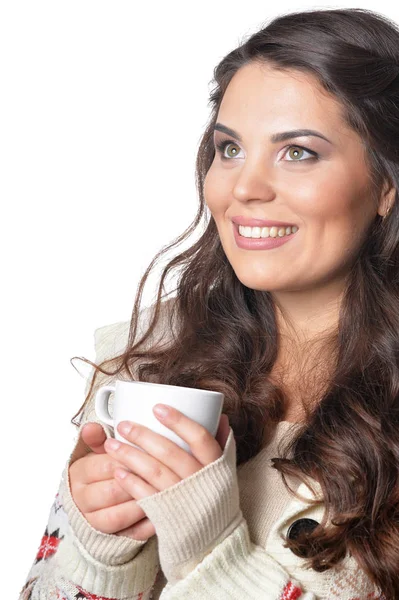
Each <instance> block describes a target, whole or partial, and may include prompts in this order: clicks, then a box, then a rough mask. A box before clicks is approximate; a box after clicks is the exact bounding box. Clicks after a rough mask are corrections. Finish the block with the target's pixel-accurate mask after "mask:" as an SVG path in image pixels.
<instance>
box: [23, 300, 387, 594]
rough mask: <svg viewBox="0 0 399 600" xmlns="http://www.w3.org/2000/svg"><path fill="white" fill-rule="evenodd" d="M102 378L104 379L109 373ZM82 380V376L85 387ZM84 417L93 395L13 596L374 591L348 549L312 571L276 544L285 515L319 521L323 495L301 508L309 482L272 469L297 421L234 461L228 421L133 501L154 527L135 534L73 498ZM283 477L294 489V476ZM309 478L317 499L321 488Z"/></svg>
mask: <svg viewBox="0 0 399 600" xmlns="http://www.w3.org/2000/svg"><path fill="white" fill-rule="evenodd" d="M168 302H169V301H168ZM165 304H166V303H165ZM149 310H151V307H150V308H147V309H144V311H142V313H141V318H142V319H143V321H142V322H145V319H147V318H149V312H148V311H149ZM128 327H129V323H128V322H122V323H115V324H112V325H108V326H105V327H101V328H99V329H97V330H96V331H95V334H94V335H95V348H96V362H97V363H99V362H100V361H102V360H104V359H105V358H108V357H110V356H112V355H114V354H115V353H117V352H120V351H121V349H123V348H124V346H125V343H126V340H127V333H128ZM161 333H162V332H161ZM162 335H163V333H162ZM103 377H104V381H101V384H102V385H105V384H107V383H109V382H110V381H111V380H110V379H109V378H108V379H105V376H103ZM89 383H90V378H89V381H88V382H87V385H86V390H87V389H88V385H89ZM111 398H112V397H111ZM87 421H95V422H99V421H98V419H97V417H96V415H95V413H94V408H93V398H91V401H90V403H89V404H88V406H87V407H86V410H85V412H84V414H83V419H82V422H81V425H80V427H79V430H78V432H77V436H76V440H75V444H74V447H73V449H72V453H71V455H70V457H69V459H68V461H67V463H66V465H65V469H64V471H63V474H62V477H61V482H60V486H59V489H58V493H57V495H56V497H55V501H54V503H53V505H52V507H51V511H50V515H49V519H48V523H47V526H46V530H45V532H44V536H43V538H42V541H41V544H40V547H39V550H38V552H37V555H36V558H35V561H34V563H33V565H32V568H31V570H30V572H29V574H28V576H27V579H26V583H25V585H24V586H23V588H22V590H21V592H20V597H19V600H84V599H87V600H156V599H158V598H160V599H161V600H172V599H173V600H174V599H187V600H232V599H236V600H245V599H248V600H263V599H264V600H272V599H273V600H294V599H295V600H297V599H299V600H316V599H328V600H333V599H337V600H338V599H339V600H366V599H367V600H374V599H377V598H380V597H381V598H382V596H380V595H379V593H378V590H377V589H376V588H375V587H374V586H373V585H372V583H371V582H370V581H369V580H368V578H367V577H366V575H365V574H364V573H363V572H362V571H361V570H360V569H359V567H358V565H357V564H356V562H355V561H354V559H353V558H352V557H351V556H347V557H346V558H345V560H344V561H343V563H342V564H341V565H340V566H339V568H338V567H336V568H333V569H329V570H327V571H325V572H323V573H317V572H315V571H313V570H306V569H305V568H304V565H303V563H304V561H303V559H301V558H299V557H298V556H296V555H295V554H293V553H292V552H291V551H290V550H288V549H286V548H284V547H283V539H282V536H283V535H285V534H287V531H288V529H289V527H290V525H291V524H292V523H294V522H295V521H298V520H300V519H304V518H311V519H314V520H316V521H318V522H320V521H321V518H322V515H323V512H324V509H323V504H322V502H321V504H320V505H319V506H317V507H314V508H310V507H309V504H308V503H307V502H306V498H311V497H312V493H311V491H310V488H309V487H308V486H306V485H304V484H300V485H298V486H296V489H297V491H298V493H299V494H301V495H302V496H303V497H304V500H303V501H300V500H297V499H296V498H294V497H293V496H291V495H290V494H289V493H287V491H286V489H285V486H284V484H283V482H282V479H281V475H280V474H279V472H278V471H276V470H275V469H273V468H272V467H271V463H270V458H272V457H273V456H278V448H277V446H278V444H279V442H282V443H284V442H285V440H288V438H289V436H290V435H293V434H294V433H295V430H296V427H297V425H296V424H291V423H288V422H286V421H283V422H281V423H279V424H278V426H277V428H276V430H275V435H274V438H273V440H271V442H270V443H269V445H268V446H266V447H265V448H263V449H262V450H261V452H260V453H259V454H257V455H256V456H255V457H253V458H252V459H251V460H249V461H248V462H247V463H245V464H242V465H240V466H239V467H238V468H237V467H236V446H235V440H234V436H233V432H232V430H231V429H230V434H229V437H228V440H227V443H226V446H225V448H224V452H223V456H221V457H220V458H219V459H218V460H216V461H215V462H214V463H212V464H210V465H207V466H206V467H204V468H203V469H202V470H200V471H198V472H197V473H195V474H194V475H192V476H190V477H188V478H187V479H185V480H183V481H180V482H179V483H177V484H176V485H174V486H172V487H171V488H169V489H167V490H164V491H162V492H159V493H157V494H155V495H154V496H150V497H147V498H144V499H143V500H141V501H139V502H138V504H139V505H140V507H141V508H142V509H143V511H144V512H145V514H146V515H147V516H148V517H149V519H150V521H152V523H153V524H154V526H155V529H156V532H157V535H155V536H153V537H152V538H150V539H149V540H147V541H146V542H140V541H136V540H133V539H131V538H127V537H122V536H116V535H110V534H104V533H102V532H99V531H97V530H96V529H94V528H93V527H92V526H91V525H90V524H89V523H88V522H87V521H86V519H85V518H84V517H83V515H82V514H81V513H80V511H79V509H78V508H77V506H76V505H75V503H74V501H73V498H72V496H71V491H70V485H69V478H68V468H69V466H70V465H71V464H72V462H74V461H75V460H77V458H79V457H81V456H83V455H84V454H85V453H86V452H87V448H86V446H85V445H84V444H83V442H82V441H81V440H80V438H79V432H80V429H81V427H82V426H83V424H84V423H86V422H87ZM103 428H104V430H105V432H106V434H107V436H108V437H109V436H111V435H112V434H113V432H112V428H110V427H108V426H106V425H103ZM290 484H291V485H292V486H293V487H294V489H295V485H294V482H293V481H290ZM312 485H313V486H314V488H315V490H317V493H318V497H319V499H320V500H321V501H322V497H321V492H320V486H319V485H318V484H317V482H312Z"/></svg>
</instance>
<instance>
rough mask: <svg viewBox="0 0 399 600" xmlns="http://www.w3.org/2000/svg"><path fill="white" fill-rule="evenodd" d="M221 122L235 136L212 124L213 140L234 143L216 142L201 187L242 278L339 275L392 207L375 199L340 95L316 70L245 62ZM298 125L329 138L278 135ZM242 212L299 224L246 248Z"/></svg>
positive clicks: (298, 282)
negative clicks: (239, 228)
mask: <svg viewBox="0 0 399 600" xmlns="http://www.w3.org/2000/svg"><path fill="white" fill-rule="evenodd" d="M217 123H218V124H221V125H223V126H225V127H228V128H230V129H232V130H234V132H235V135H227V134H226V133H224V132H222V131H217V130H216V129H215V132H214V140H215V147H216V145H217V144H218V145H220V144H221V143H223V142H225V141H228V142H229V143H228V144H226V145H225V147H224V149H222V150H219V149H218V150H216V153H215V158H214V160H213V163H212V165H211V167H210V169H209V171H208V173H207V176H206V179H205V188H204V194H205V201H206V204H207V206H208V208H209V210H210V211H211V213H212V215H213V218H214V220H215V223H216V226H217V229H218V232H219V236H220V240H221V243H222V246H223V248H224V251H225V253H226V256H227V258H228V260H229V262H230V263H231V265H232V267H233V269H234V271H235V273H236V275H237V277H238V279H239V280H240V281H241V282H242V283H243V284H244V285H246V286H247V287H249V288H252V289H257V290H270V291H273V290H276V291H278V290H281V291H294V290H305V289H307V288H309V289H311V288H314V287H315V286H317V285H324V284H325V283H328V282H330V281H332V280H334V279H336V280H341V279H342V278H343V277H344V276H345V275H346V273H347V271H348V268H349V266H350V264H351V262H352V261H353V260H354V259H355V257H356V254H357V251H358V249H359V247H360V244H361V242H362V241H363V239H364V236H365V235H366V232H367V228H368V227H369V225H370V223H371V221H372V220H373V219H374V218H375V217H376V215H377V211H378V212H380V214H382V215H383V214H385V210H386V198H385V199H382V200H381V202H380V203H379V204H378V205H377V203H376V202H375V201H373V199H372V197H371V188H370V183H371V182H370V180H369V176H368V169H367V166H366V162H365V153H364V147H363V145H362V142H361V140H360V138H359V136H358V135H357V134H356V133H355V132H354V131H352V130H350V129H348V128H347V127H346V125H345V124H344V121H343V119H342V117H341V114H340V105H339V104H338V102H337V101H336V100H335V99H334V98H333V97H331V96H329V95H327V93H326V92H323V91H322V90H321V89H320V87H319V86H318V84H317V80H316V79H314V78H313V77H312V76H311V75H305V74H303V73H300V72H298V71H290V72H285V73H284V72H278V71H276V70H274V69H273V68H272V67H270V66H266V65H262V66H260V65H257V64H248V65H245V66H244V67H242V68H241V69H240V70H239V71H238V72H237V73H236V74H235V76H234V77H233V78H232V80H231V82H230V84H229V85H228V87H227V89H226V92H225V94H224V97H223V101H222V103H221V106H220V109H219V113H218V118H217ZM217 126H218V125H217ZM217 126H216V127H217ZM294 129H312V130H315V131H316V132H318V133H319V134H320V135H322V136H324V137H325V138H327V140H328V141H327V140H325V139H322V138H321V137H317V136H316V135H311V136H303V135H302V136H301V137H290V138H289V139H285V140H284V141H278V142H273V141H271V136H273V135H275V134H278V133H282V132H287V131H290V130H294ZM239 138H241V141H240V139H239ZM305 148H306V149H305ZM312 153H316V156H315V155H314V154H312ZM237 216H241V217H247V218H256V219H263V220H271V221H280V222H283V223H288V224H292V225H295V226H296V227H297V228H298V230H297V231H296V233H294V234H292V233H291V234H289V235H288V238H289V241H287V243H284V244H282V245H280V246H278V247H274V248H271V249H260V250H259V249H258V250H255V249H248V248H242V247H240V246H239V245H237V242H236V239H235V235H234V225H233V221H232V218H234V217H237ZM278 229H280V228H279V227H278V228H277V230H278ZM264 233H266V234H267V231H266V230H264ZM275 233H276V231H275V230H274V231H272V233H270V231H269V237H270V235H274V234H275ZM280 233H281V232H280ZM255 234H256V232H255ZM278 237H280V234H279V233H278Z"/></svg>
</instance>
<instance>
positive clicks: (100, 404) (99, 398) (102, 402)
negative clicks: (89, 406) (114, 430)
mask: <svg viewBox="0 0 399 600" xmlns="http://www.w3.org/2000/svg"><path fill="white" fill-rule="evenodd" d="M112 392H114V393H115V386H114V385H103V386H102V387H100V389H99V390H98V391H97V394H96V400H95V411H96V415H97V417H98V418H99V419H100V420H101V421H103V423H106V424H107V425H111V427H113V426H114V420H113V418H112V417H111V415H110V414H109V407H108V400H109V397H110V395H111V393H112Z"/></svg>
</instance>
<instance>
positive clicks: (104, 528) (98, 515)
mask: <svg viewBox="0 0 399 600" xmlns="http://www.w3.org/2000/svg"><path fill="white" fill-rule="evenodd" d="M143 517H145V513H144V512H143V511H142V509H141V508H140V507H139V506H138V505H137V502H136V501H135V500H129V501H128V502H124V503H123V504H117V505H116V506H112V507H109V508H103V509H101V510H96V511H95V512H91V513H87V514H85V518H86V520H87V521H88V522H89V523H90V525H91V526H92V527H94V529H97V530H98V531H101V532H102V533H115V532H117V531H121V530H123V529H127V528H129V527H131V526H132V525H134V524H135V523H136V522H138V521H141V519H142V518H143Z"/></svg>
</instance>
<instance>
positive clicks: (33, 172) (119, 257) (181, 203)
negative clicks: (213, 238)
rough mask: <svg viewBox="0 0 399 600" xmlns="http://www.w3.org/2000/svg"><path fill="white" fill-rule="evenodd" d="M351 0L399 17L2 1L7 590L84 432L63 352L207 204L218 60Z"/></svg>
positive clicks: (127, 302)
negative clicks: (200, 202) (200, 194)
mask: <svg viewBox="0 0 399 600" xmlns="http://www.w3.org/2000/svg"><path fill="white" fill-rule="evenodd" d="M349 6H350V7H354V6H358V7H363V8H369V9H371V10H376V11H378V12H381V13H383V14H386V15H388V16H389V17H391V18H392V19H393V20H394V21H396V22H399V8H398V7H395V6H394V5H393V4H392V3H391V2H390V1H388V0H385V1H384V0H383V1H380V2H378V3H377V2H375V1H374V2H360V3H358V2H354V3H351V4H347V3H337V4H328V3H323V2H321V3H318V4H317V5H316V4H302V3H301V4H298V3H296V4H294V3H292V2H284V1H281V2H279V4H278V11H277V10H276V8H275V6H274V5H272V8H270V5H268V4H267V3H266V2H264V1H262V2H261V1H258V0H247V1H246V2H242V0H241V1H239V2H238V1H233V0H229V1H226V0H218V2H215V1H209V0H202V1H201V2H183V1H178V2H177V1H175V2H173V1H171V2H163V1H160V0H158V1H155V2H149V3H139V2H134V1H133V0H131V1H129V2H128V1H126V0H119V1H118V2H111V1H109V2H104V1H101V0H96V1H93V0H79V1H77V0H69V1H68V2H60V1H56V0H51V1H50V0H49V1H47V2H44V1H39V0H36V1H35V2H28V1H22V0H20V1H19V2H15V1H12V0H10V1H5V0H3V2H2V3H1V4H0V57H1V58H0V86H1V92H0V108H1V110H0V152H1V177H0V186H1V190H0V198H1V217H2V218H1V225H2V227H1V236H0V244H1V246H0V250H1V259H2V272H3V276H2V285H1V289H2V292H1V299H2V305H1V312H0V315H1V316H0V318H1V341H2V343H1V364H2V388H3V389H2V431H3V436H2V438H1V457H2V469H1V487H2V490H3V492H2V494H1V503H2V506H1V517H2V523H1V530H2V547H3V551H4V552H5V553H6V556H5V555H3V558H2V564H3V567H4V566H5V563H8V566H7V570H4V574H3V577H2V583H1V587H2V593H1V597H2V598H4V599H6V598H7V599H8V598H10V599H11V598H16V597H17V596H18V593H19V590H20V589H21V587H22V586H23V584H24V583H25V579H26V576H27V574H28V571H29V569H30V567H31V564H32V563H33V560H34V558H35V555H36V552H37V549H38V547H39V544H40V541H41V538H42V535H43V533H44V530H45V526H46V523H47V517H48V514H49V511H50V507H51V505H52V502H53V500H54V496H55V493H56V491H57V488H58V483H59V479H60V476H61V473H62V470H63V467H64V464H65V462H66V460H67V459H68V456H69V453H70V451H71V447H72V444H73V440H74V436H75V427H74V426H73V425H72V424H71V423H70V420H71V418H72V416H73V415H74V413H75V412H76V411H77V410H78V408H79V407H80V405H81V404H82V402H83V400H84V379H83V377H81V376H79V374H78V373H77V372H76V370H75V369H74V368H73V366H72V365H71V364H70V358H71V357H73V356H75V355H77V356H84V357H86V358H89V359H94V346H93V342H94V338H93V333H94V330H95V329H96V328H98V327H100V326H102V325H106V324H110V323H114V322H117V321H125V320H129V319H130V315H131V310H132V306H133V301H134V296H135V293H136V289H137V285H138V283H139V280H140V278H141V276H142V274H143V273H144V270H145V268H146V267H147V266H148V264H149V262H150V261H151V259H152V258H153V256H154V255H155V254H156V252H157V251H158V250H160V249H161V247H162V246H164V245H166V244H168V243H169V242H170V241H171V240H172V239H174V238H175V237H176V236H177V235H179V234H180V233H182V232H183V231H184V230H185V229H186V228H187V227H188V225H189V224H190V223H191V221H192V220H193V218H194V216H195V214H196V210H197V194H196V188H195V179H194V173H195V171H194V167H195V157H196V151H197V148H198V144H199V140H200V137H201V134H202V132H203V130H204V128H205V125H206V122H207V120H208V116H209V107H208V95H209V92H210V89H211V87H212V77H213V69H214V67H215V66H216V64H217V63H218V62H219V61H220V59H221V58H222V57H223V56H224V55H225V54H227V53H228V52H229V51H230V50H232V49H233V48H234V47H235V46H236V45H237V44H238V43H240V42H241V41H242V40H243V38H244V37H247V36H248V35H250V34H251V33H253V32H254V31H256V30H257V29H258V28H259V27H260V26H262V24H267V22H269V21H270V20H271V19H272V18H273V17H275V16H276V15H278V14H283V13H285V12H292V11H294V10H308V9H311V8H338V7H349ZM192 241H194V239H193V240H192ZM168 258H171V255H170V254H168ZM162 264H165V263H162ZM159 273H160V269H158V270H157V271H156V273H155V277H153V278H151V279H150V281H149V287H148V288H147V290H146V294H145V296H144V303H143V305H148V304H150V303H151V302H152V301H153V298H154V293H155V289H156V288H155V286H156V283H157V281H158V276H159ZM75 364H76V366H77V367H78V368H81V369H82V370H83V368H84V364H83V363H82V364H80V363H75Z"/></svg>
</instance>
